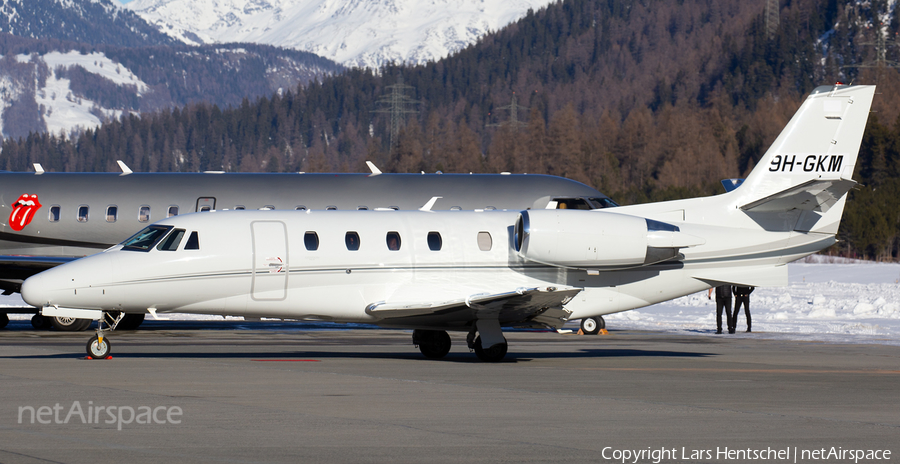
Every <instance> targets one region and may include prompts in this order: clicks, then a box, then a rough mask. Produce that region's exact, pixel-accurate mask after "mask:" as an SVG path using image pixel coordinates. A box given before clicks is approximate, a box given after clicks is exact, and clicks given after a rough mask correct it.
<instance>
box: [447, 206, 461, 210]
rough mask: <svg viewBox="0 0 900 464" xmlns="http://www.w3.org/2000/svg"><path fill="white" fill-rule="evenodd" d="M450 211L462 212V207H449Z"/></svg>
mask: <svg viewBox="0 0 900 464" xmlns="http://www.w3.org/2000/svg"><path fill="white" fill-rule="evenodd" d="M450 211H462V207H461V206H451V207H450Z"/></svg>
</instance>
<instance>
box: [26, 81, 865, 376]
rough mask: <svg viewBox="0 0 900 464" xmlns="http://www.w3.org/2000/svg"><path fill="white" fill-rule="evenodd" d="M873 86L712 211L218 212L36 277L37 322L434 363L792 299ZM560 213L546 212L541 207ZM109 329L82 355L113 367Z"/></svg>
mask: <svg viewBox="0 0 900 464" xmlns="http://www.w3.org/2000/svg"><path fill="white" fill-rule="evenodd" d="M873 95H874V87H873V86H853V87H850V86H843V85H836V86H828V87H819V88H817V89H816V90H815V91H814V92H813V93H812V94H811V95H810V96H809V97H808V98H807V100H806V101H805V102H804V103H803V105H802V106H801V107H800V109H799V111H798V112H797V113H796V115H795V116H794V117H793V118H792V119H791V121H790V122H789V123H788V125H787V127H786V128H785V129H784V131H783V132H782V133H781V135H779V137H778V138H777V139H776V140H775V142H774V143H773V144H772V146H771V147H770V148H769V150H768V151H767V152H766V154H765V155H764V156H763V158H762V159H761V160H760V162H759V164H758V165H757V167H756V168H755V169H754V170H753V171H752V172H751V173H750V175H749V176H748V177H747V179H746V180H744V181H743V183H741V184H740V185H739V186H738V187H736V188H734V189H733V190H731V191H730V192H728V193H726V194H723V195H718V196H714V197H707V198H696V199H689V200H679V201H669V202H662V203H654V204H645V205H635V206H627V207H619V208H614V209H606V210H595V211H584V210H581V211H578V210H560V209H539V210H535V209H532V210H525V211H469V212H463V211H432V210H430V208H429V207H428V205H429V204H433V202H431V201H429V202H428V203H427V204H426V205H425V206H424V207H423V208H422V210H420V211H309V210H307V211H277V210H276V211H217V212H214V213H207V214H189V215H183V216H177V217H171V218H168V219H165V220H162V221H159V222H157V223H155V224H153V225H150V226H149V227H147V228H145V229H144V230H142V231H140V232H139V233H138V234H136V235H134V236H133V237H131V238H130V239H128V240H126V241H124V242H122V243H121V244H119V245H116V246H114V247H112V248H110V249H109V250H107V251H105V252H103V253H99V254H96V255H93V256H90V257H87V258H84V259H80V260H77V261H73V262H71V263H67V264H64V265H61V266H59V267H56V268H53V269H50V270H48V271H45V272H42V273H40V274H37V275H35V276H33V277H31V278H29V279H27V280H26V281H25V283H24V284H23V286H22V296H23V297H24V299H25V301H27V302H28V303H30V304H33V305H35V306H38V307H41V308H42V313H43V314H44V315H45V316H66V317H79V318H90V319H95V320H101V321H105V322H106V323H107V324H108V325H110V326H111V327H112V328H114V327H115V325H116V318H113V317H112V316H111V315H112V314H119V316H118V318H121V317H122V316H121V314H125V313H146V312H150V313H151V314H156V313H167V312H182V313H209V314H226V315H236V316H247V317H275V318H287V319H297V320H307V321H335V322H356V323H367V324H375V325H379V326H383V327H390V328H407V329H414V330H413V343H414V344H416V345H418V347H419V349H420V350H421V352H422V354H424V355H425V356H427V357H429V358H441V357H444V356H445V355H446V354H447V353H448V352H449V350H450V337H449V336H448V335H447V331H448V330H455V331H463V332H467V333H468V338H467V341H468V345H469V348H471V349H474V350H475V353H476V354H477V355H478V357H479V358H480V359H482V360H485V361H499V360H501V359H503V357H504V356H505V355H506V352H507V343H506V339H505V338H504V336H503V332H502V329H503V328H504V327H550V328H559V327H561V326H562V325H563V324H564V323H565V322H567V321H569V320H574V319H581V318H588V317H594V316H598V315H603V314H609V313H613V312H618V311H624V310H628V309H633V308H637V307H641V306H645V305H648V304H653V303H657V302H661V301H665V300H669V299H671V298H675V297H678V296H682V295H687V294H690V293H693V292H697V291H700V290H703V289H706V288H710V287H712V286H716V285H721V284H736V285H749V286H770V285H784V284H786V281H787V267H786V266H785V264H787V263H788V262H790V261H793V260H795V259H798V258H801V257H803V256H806V255H809V254H811V253H814V252H816V251H818V250H821V249H823V248H825V247H827V246H829V245H831V244H832V243H834V242H835V234H836V232H837V230H838V225H839V223H840V218H841V214H842V211H843V208H844V204H845V202H846V198H847V195H846V194H847V192H848V191H849V190H850V188H852V186H853V185H854V184H855V182H854V181H852V180H851V179H850V177H851V175H852V173H853V168H854V166H855V164H856V159H857V154H858V151H859V145H860V142H861V139H862V135H863V130H864V128H865V124H866V119H867V117H868V113H869V108H870V106H871V103H872V98H873ZM550 207H552V205H548V208H550ZM105 332H106V330H105V329H102V328H98V333H97V335H96V336H94V337H93V338H92V339H91V340H90V341H89V343H88V347H87V351H88V355H89V356H91V357H95V358H103V357H107V356H108V355H109V352H110V344H109V340H108V338H106V337H104V334H105Z"/></svg>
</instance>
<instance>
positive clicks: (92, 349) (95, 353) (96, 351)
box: [86, 311, 125, 359]
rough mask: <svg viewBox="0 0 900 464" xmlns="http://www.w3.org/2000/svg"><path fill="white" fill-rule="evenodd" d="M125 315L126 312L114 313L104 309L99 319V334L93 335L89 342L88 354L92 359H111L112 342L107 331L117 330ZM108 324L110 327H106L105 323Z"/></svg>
mask: <svg viewBox="0 0 900 464" xmlns="http://www.w3.org/2000/svg"><path fill="white" fill-rule="evenodd" d="M124 317H125V313H122V312H120V313H118V314H116V315H112V314H110V313H108V312H106V311H103V314H102V315H101V316H100V319H99V320H97V335H94V336H93V337H91V339H90V340H88V342H87V346H86V350H87V355H88V357H89V358H91V359H109V358H111V356H110V355H109V352H110V348H111V344H110V343H109V339H108V338H107V337H106V336H105V334H106V333H107V332H112V331H113V330H116V326H118V325H119V322H122V318H124ZM104 324H106V325H107V326H108V328H106V329H104V328H103V325H104Z"/></svg>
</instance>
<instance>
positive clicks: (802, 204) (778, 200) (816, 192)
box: [741, 179, 856, 213]
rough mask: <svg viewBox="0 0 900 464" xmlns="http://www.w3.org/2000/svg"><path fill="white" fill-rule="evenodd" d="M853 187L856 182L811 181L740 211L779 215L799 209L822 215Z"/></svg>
mask: <svg viewBox="0 0 900 464" xmlns="http://www.w3.org/2000/svg"><path fill="white" fill-rule="evenodd" d="M854 185H856V181H854V180H850V179H831V180H822V179H813V180H810V181H808V182H805V183H803V184H800V185H797V186H794V187H791V188H789V189H786V190H782V191H781V192H778V193H775V194H772V195H769V196H767V197H765V198H763V199H760V200H756V201H754V202H752V203H748V204H746V205H744V206H741V210H742V211H747V212H757V213H781V212H787V211H791V210H795V209H799V210H807V211H817V212H822V213H824V212H826V211H828V209H829V208H831V207H832V206H834V204H835V203H837V201H838V200H840V199H841V197H843V196H844V195H846V194H847V192H849V191H850V189H851V188H853V186H854Z"/></svg>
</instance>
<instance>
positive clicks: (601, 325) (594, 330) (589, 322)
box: [581, 316, 606, 335]
mask: <svg viewBox="0 0 900 464" xmlns="http://www.w3.org/2000/svg"><path fill="white" fill-rule="evenodd" d="M605 328H606V321H604V320H603V318H602V317H600V316H597V317H586V318H584V319H582V320H581V332H582V333H583V334H585V335H597V334H598V333H600V331H601V330H603V329H605Z"/></svg>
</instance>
